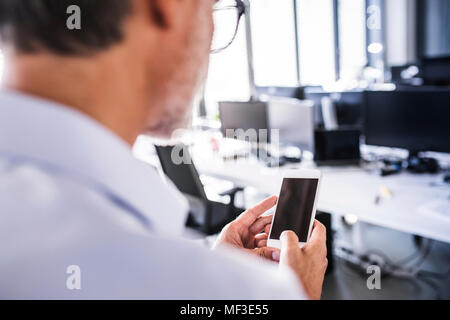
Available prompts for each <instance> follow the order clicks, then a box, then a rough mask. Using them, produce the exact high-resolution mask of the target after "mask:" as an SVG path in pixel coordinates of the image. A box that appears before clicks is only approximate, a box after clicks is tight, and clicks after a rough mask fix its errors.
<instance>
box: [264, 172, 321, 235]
mask: <svg viewBox="0 0 450 320" xmlns="http://www.w3.org/2000/svg"><path fill="white" fill-rule="evenodd" d="M318 182H319V180H318V179H297V178H285V179H283V185H282V186H281V191H280V196H279V198H278V204H277V210H276V212H275V218H274V221H273V225H272V231H271V233H270V239H274V240H279V239H280V235H281V233H283V231H286V230H292V231H294V232H295V233H296V234H297V236H298V238H299V241H300V242H306V241H307V240H308V231H309V230H308V229H309V224H310V222H311V216H312V214H313V208H314V199H315V197H316V192H317V185H318Z"/></svg>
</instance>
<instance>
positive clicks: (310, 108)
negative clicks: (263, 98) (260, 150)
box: [267, 97, 314, 152]
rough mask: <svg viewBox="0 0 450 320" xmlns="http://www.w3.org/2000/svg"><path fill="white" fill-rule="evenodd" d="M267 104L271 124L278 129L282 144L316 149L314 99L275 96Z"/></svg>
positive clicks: (310, 149) (303, 148)
mask: <svg viewBox="0 0 450 320" xmlns="http://www.w3.org/2000/svg"><path fill="white" fill-rule="evenodd" d="M267 106H268V111H267V112H268V123H269V126H270V128H271V130H274V129H276V130H278V132H279V142H280V143H281V144H282V145H288V146H296V147H299V148H300V149H301V150H307V151H311V152H312V151H314V102H313V101H310V100H298V99H290V98H275V97H274V98H271V99H270V100H269V101H268V102H267Z"/></svg>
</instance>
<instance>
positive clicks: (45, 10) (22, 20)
mask: <svg viewBox="0 0 450 320" xmlns="http://www.w3.org/2000/svg"><path fill="white" fill-rule="evenodd" d="M215 2H216V1H215V0H107V1H105V0H0V37H1V41H2V44H3V46H4V47H5V49H6V51H7V57H9V59H8V60H9V65H8V67H9V69H11V72H10V74H9V75H7V76H6V79H5V80H6V85H7V86H10V87H12V88H13V89H18V90H23V91H29V92H30V93H34V94H37V95H42V96H44V97H48V98H54V99H55V100H62V101H61V102H65V103H68V104H69V105H71V106H74V107H77V108H78V109H81V111H83V112H85V113H87V114H89V115H90V116H93V117H94V118H97V119H98V120H99V121H101V122H103V123H104V124H105V125H107V126H109V127H111V128H112V129H113V130H114V131H116V132H117V131H118V132H117V133H118V134H119V135H121V136H122V137H123V138H125V139H126V140H128V141H129V142H131V141H130V140H132V138H133V136H135V135H137V134H139V133H141V132H142V131H149V132H152V133H154V134H157V135H163V136H168V135H170V133H171V132H172V131H173V130H174V129H176V128H179V127H182V126H183V125H184V124H185V123H186V120H187V119H188V118H189V117H188V114H189V111H190V108H191V101H192V98H193V95H194V94H195V91H196V89H198V87H199V85H200V84H201V82H202V81H203V80H204V77H205V76H206V69H207V61H208V56H209V50H210V44H211V38H212V33H213V21H212V9H213V5H214V3H215ZM72 5H76V6H78V7H79V8H80V22H81V29H73V30H71V29H69V28H68V27H67V20H68V19H69V18H70V17H71V14H72V13H71V12H69V13H68V11H67V9H68V8H69V7H70V6H72ZM51 65H54V69H53V68H51V67H50V66H51ZM55 69H56V70H55ZM38 71H39V74H40V78H39V77H37V76H36V73H38ZM45 83H48V84H49V85H50V84H52V85H53V88H51V87H48V88H47V87H45ZM55 86H61V88H55ZM92 87H95V88H92ZM51 89H53V90H51ZM58 89H59V90H58ZM94 89H95V90H94ZM44 91H47V92H44ZM56 91H58V92H62V93H61V94H60V96H58V93H56ZM77 94H78V95H79V96H83V98H78V100H77V99H75V97H76V95H77ZM69 96H71V97H69ZM107 97H109V99H107ZM72 98H73V99H72ZM102 103H103V104H108V105H107V106H105V105H101V104H102ZM119 103H121V104H122V105H119ZM78 104H79V105H78ZM116 104H117V105H116ZM107 113H109V114H107ZM113 117H115V118H116V119H113ZM120 118H122V119H120ZM118 120H120V121H121V122H122V124H120V123H119V121H118ZM124 123H125V124H124ZM126 124H128V125H129V127H130V126H134V127H133V130H134V132H133V133H132V134H131V133H129V132H128V133H127V132H125V131H126V128H125V127H126ZM115 126H117V127H120V128H117V130H115ZM121 131H124V132H121ZM128 131H130V130H128ZM134 138H135V137H134Z"/></svg>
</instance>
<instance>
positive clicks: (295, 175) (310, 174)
mask: <svg viewBox="0 0 450 320" xmlns="http://www.w3.org/2000/svg"><path fill="white" fill-rule="evenodd" d="M321 176H322V174H321V172H320V171H319V170H289V171H287V172H286V173H285V174H284V175H283V183H284V182H285V179H317V187H316V190H315V192H314V200H313V205H312V212H311V219H309V226H308V233H307V239H306V241H300V242H299V243H298V245H299V247H302V246H304V245H305V244H306V242H307V241H308V240H309V237H310V236H311V230H312V227H313V225H314V219H315V217H316V205H317V198H318V196H319V189H320V180H321ZM282 188H283V187H282ZM282 188H281V190H280V195H279V197H278V200H280V199H281V198H282V197H283V195H282V194H281V192H282ZM279 204H280V202H279V201H278V203H277V206H276V208H275V214H274V216H273V219H272V225H271V227H270V232H269V238H268V240H267V246H268V247H272V248H281V241H280V240H278V239H273V238H271V236H272V231H273V229H274V223H275V222H276V220H275V219H276V215H277V209H278V205H279ZM308 211H309V210H308ZM287 230H289V229H287ZM292 231H295V230H292ZM300 240H301V239H300Z"/></svg>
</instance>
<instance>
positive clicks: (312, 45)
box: [297, 0, 336, 85]
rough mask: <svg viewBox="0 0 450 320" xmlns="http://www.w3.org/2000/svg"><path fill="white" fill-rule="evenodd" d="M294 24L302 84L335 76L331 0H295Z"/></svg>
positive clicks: (328, 79) (326, 81)
mask: <svg viewBox="0 0 450 320" xmlns="http://www.w3.org/2000/svg"><path fill="white" fill-rule="evenodd" d="M297 27H298V46H299V62H300V66H299V67H300V83H301V84H302V85H324V84H328V83H333V82H334V81H335V80H336V72H335V43H334V11H333V0H297Z"/></svg>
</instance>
